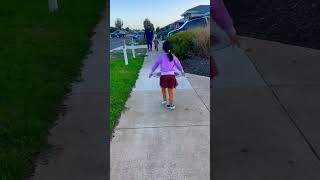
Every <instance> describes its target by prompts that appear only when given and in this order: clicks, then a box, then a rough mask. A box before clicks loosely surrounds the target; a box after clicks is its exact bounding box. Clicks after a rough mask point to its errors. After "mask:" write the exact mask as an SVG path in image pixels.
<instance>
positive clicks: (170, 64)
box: [150, 53, 184, 75]
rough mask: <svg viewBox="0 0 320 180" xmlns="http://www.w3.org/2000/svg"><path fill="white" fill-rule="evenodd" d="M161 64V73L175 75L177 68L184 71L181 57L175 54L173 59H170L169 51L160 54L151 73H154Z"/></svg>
mask: <svg viewBox="0 0 320 180" xmlns="http://www.w3.org/2000/svg"><path fill="white" fill-rule="evenodd" d="M159 65H160V72H161V75H174V72H175V70H176V69H178V70H179V71H180V72H182V73H183V72H184V71H183V67H182V65H181V63H180V61H179V59H178V58H177V57H176V56H175V55H173V60H172V61H170V60H169V58H168V55H167V53H162V54H160V55H159V57H158V59H157V60H156V61H155V62H154V63H153V65H152V67H151V72H150V73H153V72H154V71H155V70H156V69H157V68H158V66H159Z"/></svg>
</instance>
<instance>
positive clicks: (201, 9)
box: [181, 5, 210, 16]
mask: <svg viewBox="0 0 320 180" xmlns="http://www.w3.org/2000/svg"><path fill="white" fill-rule="evenodd" d="M208 12H210V5H199V6H196V7H193V8H191V9H188V10H186V12H184V13H183V14H182V15H181V16H184V15H186V14H189V13H191V14H207V13H208Z"/></svg>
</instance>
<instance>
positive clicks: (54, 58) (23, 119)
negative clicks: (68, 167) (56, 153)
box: [0, 0, 107, 180]
mask: <svg viewBox="0 0 320 180" xmlns="http://www.w3.org/2000/svg"><path fill="white" fill-rule="evenodd" d="M58 3H59V8H60V9H59V11H58V12H56V13H53V14H49V12H48V1H42V0H31V1H7V0H4V1H1V2H0V29H1V33H0V40H1V41H0V94H1V95H0V179H1V180H22V179H24V178H25V177H26V176H28V175H29V174H30V169H32V167H30V162H32V161H34V159H35V157H36V155H37V154H38V153H39V151H40V150H41V149H44V148H45V147H46V146H45V144H46V143H45V141H46V136H47V131H48V129H49V128H50V126H51V125H52V121H53V120H55V117H56V113H57V107H58V106H59V104H60V103H61V101H62V100H63V97H64V95H65V94H66V93H67V92H68V89H69V87H70V83H71V81H72V80H73V79H74V78H75V77H76V76H77V75H78V74H79V73H80V68H81V65H82V60H83V59H84V57H85V55H86V54H87V51H88V48H89V40H90V37H91V36H92V31H93V29H94V27H95V26H96V24H97V23H98V21H99V20H100V17H101V13H102V11H103V8H104V7H105V0H97V1H92V2H91V1H90V3H89V2H88V1H86V0H68V1H58ZM106 30H107V29H106Z"/></svg>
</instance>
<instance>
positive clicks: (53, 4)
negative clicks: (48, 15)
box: [48, 0, 59, 12]
mask: <svg viewBox="0 0 320 180" xmlns="http://www.w3.org/2000/svg"><path fill="white" fill-rule="evenodd" d="M48 5H49V11H50V12H54V11H58V9H59V7H58V1H57V0H48Z"/></svg>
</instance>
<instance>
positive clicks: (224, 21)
mask: <svg viewBox="0 0 320 180" xmlns="http://www.w3.org/2000/svg"><path fill="white" fill-rule="evenodd" d="M211 14H212V17H213V20H215V21H216V22H217V24H218V25H220V26H221V28H222V29H223V30H224V31H225V32H226V33H227V34H228V35H229V36H232V35H235V34H236V30H235V29H234V26H233V21H232V19H231V17H230V15H229V13H228V10H227V9H226V7H225V5H224V3H223V0H213V6H212V12H211Z"/></svg>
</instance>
